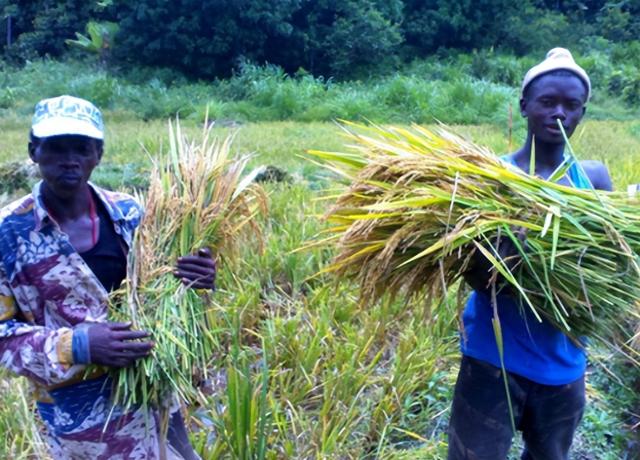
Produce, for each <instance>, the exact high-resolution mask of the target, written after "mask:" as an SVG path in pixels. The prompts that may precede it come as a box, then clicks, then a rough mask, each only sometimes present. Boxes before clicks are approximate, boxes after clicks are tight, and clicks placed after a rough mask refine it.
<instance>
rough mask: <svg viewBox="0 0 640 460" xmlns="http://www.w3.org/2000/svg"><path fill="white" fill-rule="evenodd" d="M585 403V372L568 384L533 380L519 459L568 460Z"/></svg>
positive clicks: (525, 410)
mask: <svg viewBox="0 0 640 460" xmlns="http://www.w3.org/2000/svg"><path fill="white" fill-rule="evenodd" d="M584 406H585V392H584V376H583V377H582V378H580V379H578V380H576V381H575V382H573V383H570V384H567V385H558V386H550V385H541V384H534V386H533V388H532V389H531V391H530V393H529V397H528V399H527V404H526V406H525V409H524V415H523V417H522V428H521V429H522V437H523V439H524V442H525V451H524V453H523V454H522V460H567V459H568V458H569V448H570V447H571V441H572V440H573V434H574V433H575V431H576V428H577V427H578V424H579V423H580V420H581V419H582V414H583V412H584Z"/></svg>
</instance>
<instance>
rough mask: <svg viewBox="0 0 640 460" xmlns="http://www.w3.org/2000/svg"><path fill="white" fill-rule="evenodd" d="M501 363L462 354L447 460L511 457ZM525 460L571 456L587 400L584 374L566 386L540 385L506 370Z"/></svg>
mask: <svg viewBox="0 0 640 460" xmlns="http://www.w3.org/2000/svg"><path fill="white" fill-rule="evenodd" d="M501 372H502V371H501V370H500V368H497V367H495V366H492V365H491V364H488V363H486V362H484V361H480V360H477V359H473V358H470V357H468V356H463V357H462V362H461V364H460V373H459V374H458V380H457V382H456V386H455V390H454V395H453V404H452V407H451V420H450V422H449V454H448V460H502V459H506V458H507V453H508V452H509V448H510V447H511V442H512V439H513V435H514V433H513V430H512V428H511V421H510V417H509V406H508V404H507V398H506V393H505V386H504V380H503V377H502V374H501ZM508 382H509V394H510V396H511V403H512V406H513V412H514V420H515V425H516V429H517V430H519V431H522V438H523V439H524V443H525V450H524V453H523V454H522V460H567V459H568V458H569V448H570V447H571V441H572V440H573V434H574V432H575V430H576V428H577V426H578V424H579V423H580V419H581V418H582V413H583V411H584V405H585V391H584V377H582V378H580V379H579V380H577V381H575V382H572V383H570V384H567V385H558V386H555V385H542V384H539V383H535V382H532V381H531V380H529V379H526V378H524V377H521V376H518V375H515V374H508Z"/></svg>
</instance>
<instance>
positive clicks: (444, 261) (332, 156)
mask: <svg viewBox="0 0 640 460" xmlns="http://www.w3.org/2000/svg"><path fill="white" fill-rule="evenodd" d="M344 134H345V136H346V138H347V139H348V146H347V151H345V152H319V151H311V152H309V153H310V154H311V155H313V156H314V157H316V158H318V159H320V160H322V164H323V165H324V166H325V167H326V168H327V169H329V170H330V171H333V172H335V173H337V174H338V175H339V176H340V177H342V178H343V180H344V181H345V182H346V185H347V187H346V189H345V190H344V192H343V193H342V194H341V195H340V196H338V198H337V200H336V203H335V205H334V206H333V207H332V208H331V209H330V210H329V211H328V212H327V214H326V219H327V220H328V221H329V223H330V224H332V226H331V227H330V228H329V229H328V233H329V235H331V236H329V237H326V233H325V237H324V239H323V240H322V241H321V242H320V243H314V244H332V245H335V246H336V250H337V254H336V256H335V258H334V260H333V261H332V263H331V264H330V265H329V266H327V267H326V268H325V269H324V270H323V272H333V273H335V274H336V275H337V276H341V277H342V276H344V277H350V278H353V279H355V280H357V281H358V282H359V283H360V286H361V290H360V296H361V302H362V304H363V305H367V304H369V303H371V302H375V301H376V300H378V299H379V298H380V297H381V296H383V295H397V294H403V295H406V296H409V297H411V296H415V297H425V296H431V297H436V298H437V297H441V296H443V295H445V294H446V291H447V289H448V286H451V285H452V284H454V283H455V282H456V281H457V280H458V279H459V278H460V277H461V276H462V274H463V273H464V272H465V270H466V269H467V268H468V267H469V264H470V263H471V260H472V258H473V257H474V254H475V253H476V252H478V251H480V252H482V254H483V256H484V257H485V258H486V259H487V260H488V261H489V262H490V264H491V266H492V272H493V273H494V274H496V275H497V274H500V275H501V277H502V278H503V279H504V280H505V282H506V283H508V284H509V285H510V287H511V290H512V291H513V292H515V293H516V294H517V295H518V297H519V299H520V300H521V301H522V305H523V307H524V308H528V309H529V310H530V311H531V313H532V314H533V316H534V318H535V320H537V321H542V319H545V320H547V321H549V322H551V323H552V324H553V325H554V326H556V327H557V328H559V329H560V330H562V331H563V332H564V333H566V334H567V335H569V336H570V337H571V338H573V339H574V340H575V341H576V343H579V338H580V337H581V336H584V335H587V336H590V337H592V338H594V339H596V340H602V341H604V342H606V343H608V344H610V345H613V346H615V347H617V348H618V349H622V350H623V351H629V350H630V349H631V346H630V343H631V342H630V339H631V336H632V335H633V333H632V332H631V331H630V328H629V327H628V324H629V322H628V319H629V318H631V320H636V321H637V320H638V318H640V311H639V309H638V304H637V303H636V299H638V298H640V267H639V266H638V260H640V258H639V257H638V256H639V254H640V213H638V212H637V199H635V200H633V199H631V198H629V197H628V196H627V194H626V193H607V192H597V193H596V192H595V191H594V190H584V189H576V188H572V187H566V186H563V185H560V184H558V183H557V179H558V178H560V177H562V176H564V174H566V172H567V169H568V167H569V165H570V163H568V162H565V164H563V165H561V167H560V168H559V169H558V171H557V172H556V173H554V175H552V177H551V179H552V180H543V179H540V178H537V177H533V176H530V175H528V174H525V173H524V172H522V171H521V170H519V169H518V168H515V167H513V166H512V165H509V164H507V163H505V162H503V161H502V160H501V159H499V158H498V157H497V156H495V155H494V154H493V153H492V152H490V151H489V150H487V149H486V148H483V147H479V146H476V145H474V144H473V143H471V142H469V141H467V140H465V139H463V138H461V137H459V136H457V135H455V134H453V133H451V132H450V131H449V130H447V129H446V128H445V127H444V126H438V127H436V128H435V129H427V128H423V127H419V126H414V127H412V128H411V129H404V128H396V127H380V126H362V125H357V124H353V123H346V125H345V126H344ZM518 229H520V230H518ZM516 231H520V232H524V233H525V234H526V244H523V243H522V242H521V241H520V240H519V239H518V237H517V236H516ZM505 240H508V241H510V242H511V243H512V244H513V246H514V247H515V249H516V251H517V253H518V257H517V259H516V261H517V263H515V264H507V262H506V261H505V260H502V258H501V257H500V255H499V251H498V246H499V244H500V242H502V243H503V244H504V242H505ZM623 318H625V319H623Z"/></svg>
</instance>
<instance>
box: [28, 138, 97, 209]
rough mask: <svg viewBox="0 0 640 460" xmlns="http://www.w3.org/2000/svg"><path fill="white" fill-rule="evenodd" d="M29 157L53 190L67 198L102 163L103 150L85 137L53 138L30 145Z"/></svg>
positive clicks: (79, 187) (85, 181) (81, 186)
mask: <svg viewBox="0 0 640 460" xmlns="http://www.w3.org/2000/svg"><path fill="white" fill-rule="evenodd" d="M29 156H30V157H31V159H32V160H33V161H34V162H35V163H37V165H38V167H39V168H40V174H41V175H42V180H43V181H44V183H45V184H46V185H47V186H48V187H49V188H50V189H51V191H53V192H54V193H55V194H56V195H57V196H59V197H61V198H68V197H70V196H72V195H73V194H75V193H77V192H78V191H79V190H81V188H83V187H84V185H85V184H86V183H87V181H88V180H89V177H91V173H92V171H93V169H94V168H95V167H96V166H97V165H98V163H100V158H101V157H102V149H101V148H100V147H99V145H98V142H96V141H95V140H94V139H91V138H88V137H85V136H73V135H69V136H54V137H47V138H43V139H42V140H41V141H40V142H39V143H30V144H29Z"/></svg>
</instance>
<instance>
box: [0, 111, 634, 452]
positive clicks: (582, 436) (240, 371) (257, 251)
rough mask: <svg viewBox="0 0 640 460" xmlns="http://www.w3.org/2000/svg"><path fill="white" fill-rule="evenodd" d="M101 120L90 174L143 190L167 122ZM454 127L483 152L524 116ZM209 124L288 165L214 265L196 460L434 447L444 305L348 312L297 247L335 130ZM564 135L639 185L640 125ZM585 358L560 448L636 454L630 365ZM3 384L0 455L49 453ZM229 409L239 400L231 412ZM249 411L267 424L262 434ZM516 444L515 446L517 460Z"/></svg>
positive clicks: (19, 396) (588, 127)
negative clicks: (100, 152)
mask: <svg viewBox="0 0 640 460" xmlns="http://www.w3.org/2000/svg"><path fill="white" fill-rule="evenodd" d="M106 123H107V127H108V130H107V139H106V153H105V156H104V158H103V162H102V165H101V166H100V167H99V168H98V170H97V171H96V174H95V176H94V179H95V181H96V182H97V183H99V184H102V185H105V186H107V187H112V188H125V189H131V188H132V187H143V186H144V182H145V171H146V170H148V167H149V164H150V158H151V157H153V156H154V155H157V154H159V153H160V152H162V150H163V145H166V142H167V141H166V139H167V128H166V122H163V121H149V122H144V121H140V120H138V119H135V118H133V117H132V116H130V115H127V114H126V113H122V112H117V113H107V116H106ZM183 128H185V129H186V130H187V131H188V132H189V133H191V134H192V135H194V136H196V135H198V133H199V131H200V130H201V129H202V126H201V125H200V124H198V123H197V122H196V121H194V120H187V121H186V122H184V123H183ZM28 129H29V119H28V118H27V117H26V116H19V115H14V116H6V117H4V118H0V132H2V135H1V136H0V163H7V162H15V161H25V162H26V161H27V154H26V142H27V133H28ZM454 129H455V130H456V131H458V132H460V133H462V134H464V135H467V136H469V137H470V138H472V139H473V140H474V141H476V142H477V143H480V144H484V145H487V146H488V147H490V148H491V149H492V150H494V151H495V152H507V151H509V149H510V148H515V147H517V146H518V145H519V142H520V140H521V139H522V136H523V135H524V131H523V127H522V124H521V123H517V124H516V129H515V132H514V133H513V135H512V140H511V142H510V141H509V137H508V130H507V128H506V123H505V126H496V125H476V126H460V127H454ZM215 132H216V133H217V134H218V135H219V136H221V137H223V136H226V135H228V134H229V133H230V132H235V136H236V137H235V143H234V146H235V147H234V149H235V151H236V152H237V153H238V154H245V153H246V154H252V155H253V157H252V161H251V164H252V165H253V166H259V165H269V166H274V167H277V168H279V169H280V170H281V171H282V172H284V173H286V174H283V175H282V176H285V177H284V180H282V181H280V182H266V183H265V184H264V186H265V188H266V190H267V192H268V194H269V202H270V205H269V211H268V214H267V215H265V216H263V217H260V218H259V222H260V225H261V226H262V228H263V230H264V235H265V239H264V241H263V242H262V244H259V243H258V242H256V241H247V242H246V244H244V245H243V249H242V251H241V253H240V254H239V255H238V257H237V258H235V259H234V260H225V261H223V262H222V264H221V267H220V278H219V290H218V292H217V294H216V296H215V304H216V310H217V314H216V318H217V323H216V324H215V325H213V327H214V330H215V331H216V334H217V336H218V337H219V347H218V353H217V354H216V355H215V356H213V357H212V363H211V364H212V365H211V368H212V370H213V374H212V375H211V376H210V379H209V380H210V381H209V382H208V383H209V386H210V387H211V388H212V390H214V391H213V394H212V395H211V396H209V397H208V398H209V400H208V402H207V404H206V405H203V406H202V407H195V408H190V413H191V415H192V418H191V428H192V436H193V441H194V444H195V445H196V446H197V448H198V450H199V452H200V453H201V454H202V455H203V457H204V458H206V459H210V458H211V459H213V458H239V459H249V458H255V457H253V455H254V454H255V448H256V446H257V445H259V442H260V440H261V439H266V445H267V454H266V458H270V459H276V458H292V459H312V458H335V459H351V458H354V459H356V458H358V459H360V458H384V459H418V458H419V459H439V458H444V456H445V455H446V436H445V431H446V426H447V419H448V406H449V398H450V396H451V391H452V386H453V383H454V380H455V375H456V371H457V361H458V359H459V353H458V351H457V332H456V331H457V324H456V315H457V312H456V310H455V308H454V305H453V303H454V302H450V303H449V304H448V305H449V306H447V304H443V305H441V306H440V308H439V309H438V312H439V313H438V315H435V316H434V315H427V314H426V312H427V311H428V309H427V308H425V305H424V304H423V303H421V302H413V303H408V304H407V303H403V302H400V301H396V302H381V303H379V304H377V305H370V306H366V307H360V306H358V303H357V286H354V285H353V284H350V283H348V282H346V281H342V282H337V281H336V280H334V279H332V278H330V277H325V276H320V277H313V275H314V274H315V273H317V271H318V270H319V269H320V268H321V267H322V266H323V265H324V264H325V263H326V262H327V261H328V260H329V259H330V257H331V254H330V252H329V251H327V250H326V249H313V250H307V251H296V252H294V250H296V249H298V248H300V247H301V246H302V245H303V244H304V243H305V242H306V241H309V240H311V239H312V238H314V237H315V236H316V235H317V233H318V231H320V230H321V229H322V226H323V224H322V222H321V221H320V220H319V219H318V218H317V216H319V215H322V214H323V212H324V211H325V210H326V209H327V206H328V201H327V200H320V199H319V198H321V197H322V196H323V192H322V191H323V190H325V189H329V188H335V187H336V186H337V185H338V184H337V183H336V182H335V179H334V178H333V177H331V176H329V175H328V174H327V173H326V172H324V171H323V170H321V169H320V168H319V167H318V166H316V165H314V164H313V163H312V162H310V161H308V160H307V159H305V154H304V152H305V150H306V149H323V150H335V149H340V148H342V138H341V135H340V129H339V127H338V126H337V125H335V124H332V123H319V122H318V123H308V124H305V123H299V122H262V123H255V124H253V123H248V124H242V125H239V126H236V127H220V128H215ZM573 145H574V149H575V150H576V152H577V153H578V155H579V157H580V158H583V159H599V160H602V161H604V162H605V163H606V164H607V165H608V166H609V168H610V171H611V175H612V178H613V181H614V186H615V187H616V188H617V189H624V188H626V185H628V184H630V183H638V182H640V166H638V165H637V163H636V162H637V160H636V158H637V153H638V152H639V151H640V121H587V122H585V123H584V124H583V125H582V126H581V127H580V130H579V131H578V132H577V133H576V134H575V136H574V139H573ZM3 174H4V173H3ZM7 177H10V175H8V176H7ZM27 182H28V181H27ZM4 183H5V184H8V183H9V182H8V179H7V180H5V181H4ZM23 183H24V182H23V181H22V179H21V178H17V179H16V182H15V183H14V185H10V186H5V188H4V189H3V193H5V196H4V199H5V201H6V200H8V199H10V197H12V196H16V195H19V194H21V193H24V191H25V190H26V189H22V190H18V189H16V188H15V187H16V184H17V185H18V186H19V185H21V184H23ZM592 358H593V359H592V362H591V365H590V367H589V371H588V381H589V386H588V391H587V393H588V399H589V403H588V409H587V412H586V414H585V417H584V419H583V422H582V425H581V427H580V431H579V433H578V435H577V437H576V440H575V443H574V453H573V457H572V458H573V459H576V460H577V459H580V460H587V459H593V460H596V459H597V460H614V459H615V460H618V459H629V460H630V459H633V458H638V457H637V456H638V455H640V453H639V450H638V446H637V445H634V443H633V440H634V439H637V435H638V432H637V427H635V430H633V429H632V426H633V425H634V424H637V423H638V421H639V416H638V413H639V412H640V410H639V408H640V404H639V401H640V400H639V399H638V396H637V394H638V387H637V385H638V382H637V375H636V373H637V369H634V368H632V367H631V366H630V365H628V364H625V362H624V361H623V360H620V359H617V358H615V357H611V356H608V355H605V354H604V352H602V351H600V350H593V353H592ZM230 376H233V377H234V381H235V382H237V383H238V387H237V390H238V391H237V392H235V393H232V392H230V391H227V390H225V385H224V382H225V381H231V379H230V378H229V377H230ZM0 383H2V385H0V394H1V395H2V396H1V398H2V401H3V404H2V406H1V407H0V433H1V434H2V440H1V441H0V457H1V458H12V459H19V458H46V457H43V455H44V454H43V453H42V446H41V443H40V442H39V440H38V434H37V433H38V427H37V425H35V424H34V422H33V421H32V415H31V412H33V408H32V407H31V406H30V404H29V402H28V400H27V399H25V397H24V396H23V392H24V391H26V385H25V384H24V382H22V380H18V379H14V380H6V379H3V380H2V382H0ZM263 385H266V386H267V391H266V393H262V392H261V388H262V386H263ZM634 385H635V389H634ZM225 407H227V408H228V407H240V408H243V409H245V410H244V411H242V410H241V411H238V412H237V413H235V414H234V413H232V412H231V411H224V410H223V408H225ZM260 414H262V415H261V416H260ZM260 418H265V420H266V425H265V426H264V427H263V429H261V425H260V423H259V422H260ZM214 432H215V433H216V434H215V436H214V435H213V433H214ZM516 452H517V447H514V450H513V455H514V456H513V458H516V457H517V454H516Z"/></svg>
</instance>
